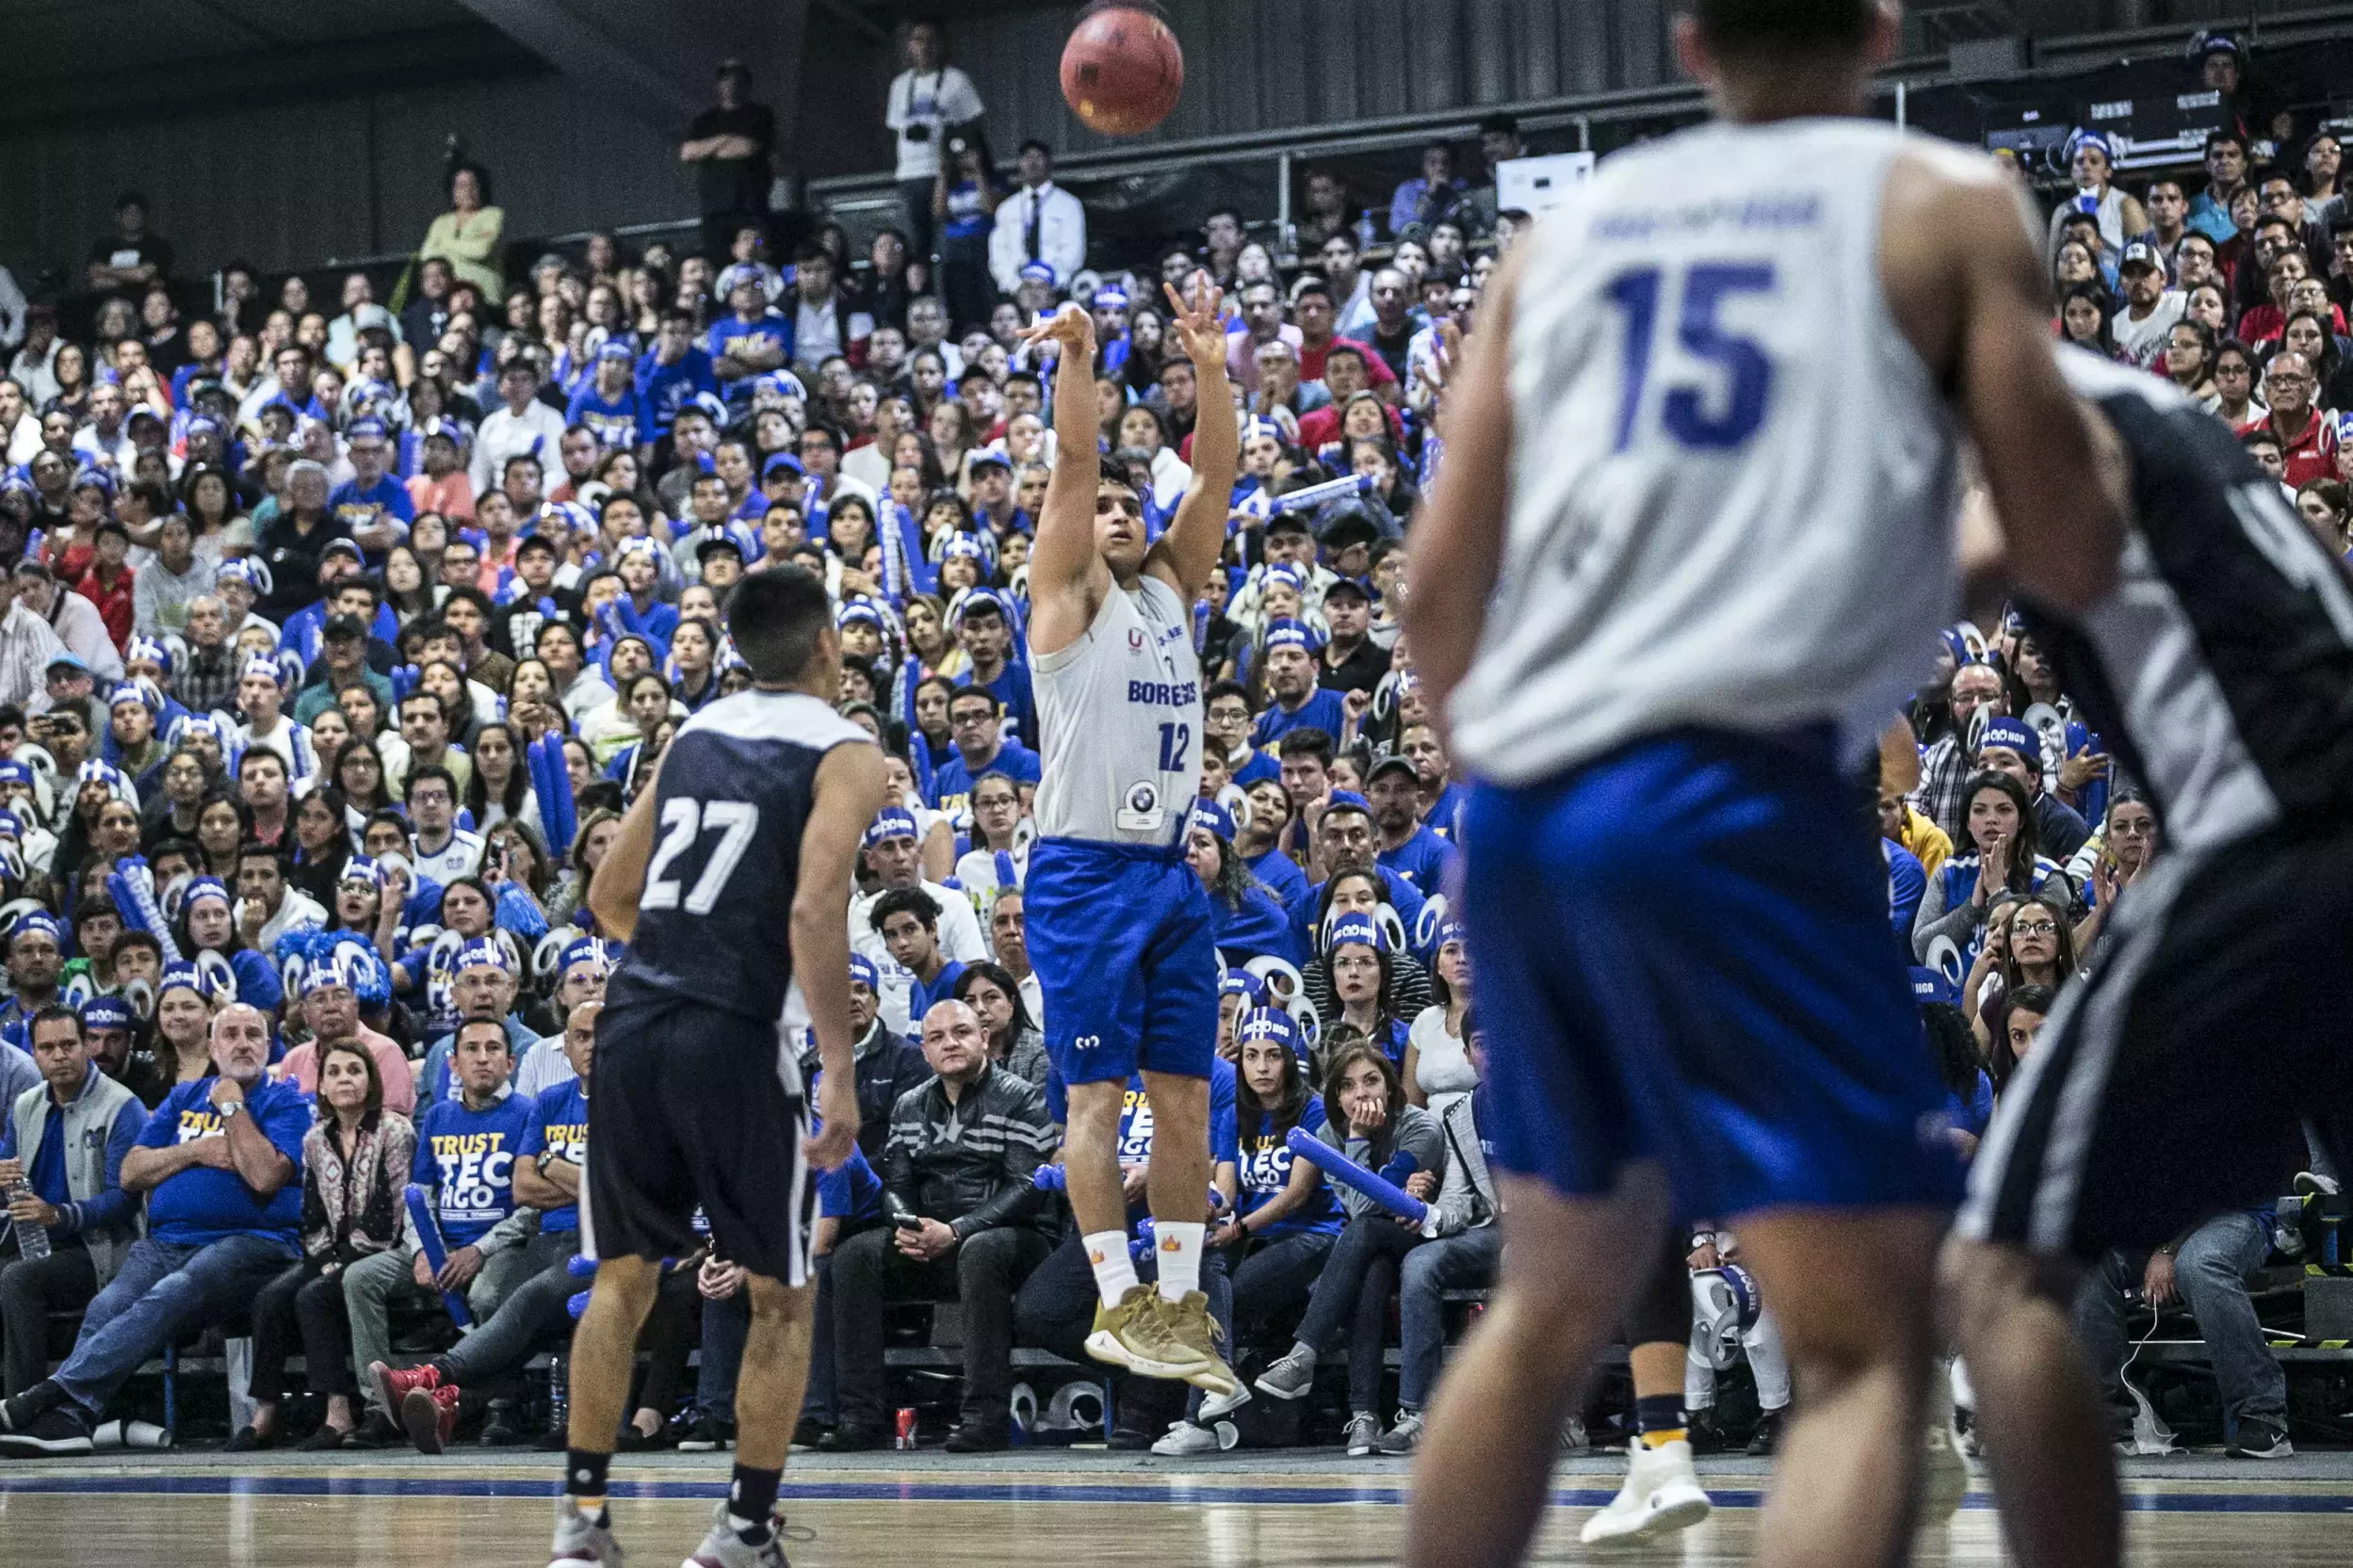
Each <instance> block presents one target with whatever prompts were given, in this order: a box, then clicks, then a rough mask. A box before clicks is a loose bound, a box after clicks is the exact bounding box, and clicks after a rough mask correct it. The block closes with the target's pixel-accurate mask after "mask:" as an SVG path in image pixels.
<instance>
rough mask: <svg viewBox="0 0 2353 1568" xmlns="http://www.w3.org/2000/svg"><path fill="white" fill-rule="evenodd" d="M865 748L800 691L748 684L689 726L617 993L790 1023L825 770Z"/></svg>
mask: <svg viewBox="0 0 2353 1568" xmlns="http://www.w3.org/2000/svg"><path fill="white" fill-rule="evenodd" d="M853 743H854V744H862V745H863V744H870V743H871V737H869V736H868V735H867V733H866V731H864V730H862V729H860V728H859V727H858V726H857V725H855V724H852V722H850V720H848V719H844V718H842V717H841V716H840V715H839V714H837V713H836V712H835V711H834V710H833V709H832V708H831V707H829V706H827V705H826V704H825V703H822V702H819V700H818V699H817V698H815V697H810V696H806V695H804V694H802V693H800V692H773V691H757V690H755V691H743V692H738V693H737V694H736V695H735V696H733V697H727V698H722V700H720V701H719V702H716V703H712V704H711V705H710V706H708V707H706V708H705V709H704V710H703V711H702V712H700V713H698V714H696V715H695V716H694V717H693V718H691V719H688V720H687V721H686V722H685V723H684V724H681V725H680V726H678V733H677V735H676V736H673V738H672V740H671V742H670V750H669V752H667V753H666V754H665V755H664V757H663V758H662V771H661V783H660V785H659V788H658V790H657V798H656V801H655V816H654V849H653V853H652V855H651V856H650V857H649V858H648V859H647V861H646V865H645V891H644V892H643V893H642V894H641V895H640V896H639V898H638V923H637V930H636V932H635V933H634V934H633V935H632V936H631V938H630V941H629V946H628V950H627V952H626V953H625V955H624V956H623V958H622V962H621V967H620V968H619V970H618V971H616V972H615V974H614V976H613V979H612V987H611V993H612V996H613V999H615V1000H618V999H620V998H621V997H622V996H625V995H626V994H627V993H628V992H630V991H632V990H640V989H649V988H650V989H652V990H656V991H662V992H668V993H670V994H673V995H676V996H679V997H682V998H684V999H686V1000H688V1001H691V1002H695V1003H699V1004H701V1005H702V1006H705V1007H711V1008H718V1009H720V1010H723V1011H727V1012H733V1013H739V1014H741V1015H743V1016H744V1017H747V1018H750V1019H753V1020H755V1021H756V1022H760V1023H775V1022H777V1021H778V1020H780V1019H782V1018H784V1016H785V1012H786V1007H785V1004H786V999H787V996H788V995H789V994H791V992H792V952H791V948H790V946H789V934H790V930H791V913H792V898H793V893H794V890H795V889H796V888H797V887H798V886H799V884H800V867H801V833H802V830H803V828H804V827H805V826H806V825H807V823H808V819H809V810H810V807H811V805H812V803H813V802H814V801H815V800H816V797H817V770H818V766H819V764H820V763H821V762H823V761H824V759H825V753H826V752H830V751H832V750H833V749H834V748H835V747H836V746H841V745H848V744H853Z"/></svg>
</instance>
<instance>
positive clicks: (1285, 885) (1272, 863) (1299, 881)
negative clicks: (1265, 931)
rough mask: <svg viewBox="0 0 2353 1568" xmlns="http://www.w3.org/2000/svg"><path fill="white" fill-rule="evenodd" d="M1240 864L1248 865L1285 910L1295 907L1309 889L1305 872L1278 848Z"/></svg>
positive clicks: (1253, 874)
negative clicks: (1280, 901)
mask: <svg viewBox="0 0 2353 1568" xmlns="http://www.w3.org/2000/svg"><path fill="white" fill-rule="evenodd" d="M1242 864H1243V865H1247V866H1249V867H1250V874H1251V875H1252V876H1254V877H1256V878H1258V881H1262V882H1264V883H1266V885H1267V886H1268V887H1269V888H1270V889H1272V890H1273V892H1274V897H1276V898H1278V899H1280V900H1282V905H1283V908H1284V909H1286V910H1295V909H1297V908H1298V907H1299V905H1300V902H1301V900H1303V899H1305V898H1306V897H1308V895H1309V893H1310V891H1311V890H1310V889H1309V888H1308V886H1307V874H1306V872H1305V871H1302V870H1301V869H1300V868H1299V863H1298V862H1297V861H1295V860H1293V859H1291V858H1290V856H1289V855H1287V854H1285V853H1283V851H1282V850H1280V849H1269V850H1267V851H1266V852H1265V853H1264V854H1261V855H1259V856H1258V859H1256V860H1251V861H1244V862H1243V863H1242Z"/></svg>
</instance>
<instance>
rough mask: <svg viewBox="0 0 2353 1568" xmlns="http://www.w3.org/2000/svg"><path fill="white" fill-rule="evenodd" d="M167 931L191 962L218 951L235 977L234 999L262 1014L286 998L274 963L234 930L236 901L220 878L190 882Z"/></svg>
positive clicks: (206, 878) (202, 878) (275, 1009)
mask: <svg viewBox="0 0 2353 1568" xmlns="http://www.w3.org/2000/svg"><path fill="white" fill-rule="evenodd" d="M234 858H235V857H234V856H232V862H233V863H234ZM171 934H172V937H173V939H174V940H175V941H176V942H177V943H178V944H179V947H180V951H181V952H182V953H183V954H184V955H186V956H187V959H188V961H189V962H192V963H201V962H203V955H204V954H206V953H218V954H219V955H220V956H221V957H222V958H223V959H225V960H227V961H228V964H229V972H230V973H231V974H232V975H234V976H235V978H236V987H237V991H236V999H237V1000H238V1001H240V1002H245V1003H248V1004H250V1005H251V1006H253V1007H257V1008H259V1009H261V1010H262V1011H263V1012H264V1013H274V1012H276V1011H277V1010H278V1004H279V1003H281V1002H283V1001H284V1000H285V987H284V984H283V983H281V981H280V979H279V978H278V966H277V965H276V964H275V963H273V962H270V959H269V955H268V954H267V953H257V952H255V951H253V949H252V948H251V947H248V946H246V945H245V938H244V936H243V935H242V934H241V933H240V932H239V931H238V930H237V922H236V900H235V898H234V897H231V895H230V893H229V889H228V887H227V886H226V885H225V884H224V883H223V882H222V881H220V880H219V878H218V877H199V878H197V879H196V880H195V881H192V882H190V883H188V885H187V891H186V892H185V893H183V894H182V895H181V897H180V914H179V918H178V919H176V920H174V921H173V922H172V932H171Z"/></svg>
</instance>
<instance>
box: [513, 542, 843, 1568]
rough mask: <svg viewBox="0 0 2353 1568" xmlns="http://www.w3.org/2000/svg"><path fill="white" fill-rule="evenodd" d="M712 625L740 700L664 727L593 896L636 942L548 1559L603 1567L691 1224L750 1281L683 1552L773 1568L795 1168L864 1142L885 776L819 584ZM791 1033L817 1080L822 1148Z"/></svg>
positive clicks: (788, 1349) (603, 1084) (738, 1567)
mask: <svg viewBox="0 0 2353 1568" xmlns="http://www.w3.org/2000/svg"><path fill="white" fill-rule="evenodd" d="M727 627H728V631H729V634H730V635H731V637H732V638H733V639H734V642H735V646H736V650H737V652H738V654H740V655H742V656H743V658H744V659H745V661H746V662H747V663H749V664H750V665H751V667H752V672H753V678H754V680H755V687H754V688H753V689H752V690H750V691H744V692H739V693H738V694H737V695H735V696H733V697H728V698H724V699H722V700H721V701H719V702H716V703H711V704H710V705H709V706H708V707H706V708H705V709H704V710H703V711H702V712H700V713H698V714H696V715H695V716H694V717H693V718H692V719H689V720H688V721H687V722H686V723H684V724H682V725H680V726H679V728H678V733H677V736H676V737H675V738H674V739H673V740H672V742H671V744H670V748H669V750H668V751H667V752H664V753H663V755H662V758H661V762H660V766H659V768H658V769H657V773H656V776H655V780H654V784H653V786H652V787H651V788H649V789H647V790H646V791H645V792H644V793H643V794H642V795H641V796H640V797H639V799H638V800H637V802H636V803H635V804H634V805H632V806H631V807H630V809H629V814H628V816H626V817H625V818H624V820H623V823H622V829H621V835H620V837H619V838H617V839H616V840H615V841H614V843H613V846H612V849H611V850H610V851H609V853H608V854H607V856H606V858H605V861H604V863H603V864H602V865H599V866H598V867H597V871H596V877H595V880H594V881H592V883H591V884H590V887H589V905H590V908H591V909H592V911H593V912H594V913H595V915H596V919H597V923H598V925H599V926H600V927H601V928H602V929H604V930H605V931H606V932H607V933H608V934H609V935H612V936H616V937H619V938H621V939H623V940H625V941H626V942H627V943H628V945H629V946H628V950H627V953H626V955H625V957H624V958H623V960H622V962H621V965H620V967H619V968H618V969H617V970H615V971H614V973H613V977H612V979H611V980H610V982H609V984H608V986H607V989H606V993H605V1010H604V1011H603V1012H602V1013H601V1014H600V1015H599V1016H598V1018H597V1027H596V1051H595V1057H594V1060H593V1065H592V1073H593V1075H594V1083H593V1086H592V1094H591V1096H590V1099H589V1129H590V1137H589V1145H588V1161H587V1172H586V1179H585V1182H584V1184H583V1188H582V1191H581V1202H580V1246H581V1251H582V1252H583V1253H587V1254H588V1255H589V1256H591V1257H593V1258H595V1259H596V1260H597V1270H596V1283H595V1286H594V1288H593V1291H592V1294H591V1297H590V1300H589V1306H588V1310H587V1311H586V1312H585V1313H584V1314H583V1315H582V1316H581V1318H580V1323H579V1327H578V1329H577V1330H576V1332H575V1334H574V1337H573V1346H572V1363H571V1375H572V1417H571V1434H570V1444H571V1448H570V1452H569V1455H568V1458H567V1463H566V1465H565V1473H564V1492H565V1496H564V1498H563V1499H562V1500H561V1501H560V1503H559V1504H558V1507H557V1526H556V1550H555V1561H556V1562H559V1563H570V1562H609V1561H610V1562H617V1561H618V1560H620V1559H619V1548H618V1547H616V1546H615V1545H614V1544H613V1543H612V1538H611V1534H610V1530H609V1518H608V1515H607V1514H606V1511H605V1475H606V1468H607V1465H608V1464H609V1462H610V1459H611V1451H612V1447H613V1441H614V1434H615V1433H616V1431H618V1430H619V1426H620V1420H621V1414H622V1401H623V1398H624V1397H625V1395H626V1393H627V1391H628V1384H629V1371H630V1365H631V1361H632V1358H633V1354H634V1348H635V1346H636V1343H637V1335H638V1330H639V1328H640V1326H641V1324H642V1323H643V1322H644V1319H645V1315H646V1313H647V1311H648V1310H649V1309H650V1308H651V1307H652V1305H653V1302H654V1296H655V1291H656V1289H657V1285H659V1283H660V1279H661V1262H662V1260H663V1259H664V1258H666V1257H672V1258H674V1257H682V1256H684V1255H686V1254H687V1253H690V1252H692V1251H693V1250H694V1249H695V1247H696V1246H697V1245H698V1241H699V1237H698V1231H697V1226H696V1224H695V1220H696V1215H697V1212H698V1210H699V1211H700V1213H701V1214H702V1215H703V1216H704V1217H706V1219H707V1220H708V1224H709V1237H710V1243H711V1247H712V1251H713V1253H715V1254H716V1255H717V1256H720V1257H723V1258H725V1259H727V1260H728V1261H729V1262H731V1263H734V1264H737V1265H738V1266H740V1267H741V1268H743V1269H745V1270H746V1271H747V1274H748V1276H749V1277H748V1278H747V1280H746V1288H747V1289H749V1290H750V1291H751V1292H752V1330H751V1337H750V1338H749V1339H748V1340H747V1341H746V1343H745V1346H744V1357H743V1364H742V1370H741V1372H740V1373H739V1381H738V1395H737V1400H736V1416H737V1425H738V1439H737V1451H736V1461H737V1463H736V1471H735V1484H734V1487H733V1489H732V1491H731V1493H730V1495H729V1498H728V1501H727V1502H726V1504H725V1505H724V1507H723V1508H722V1511H721V1517H720V1519H719V1520H718V1522H717V1523H715V1524H714V1525H713V1526H712V1528H711V1531H710V1534H709V1535H708V1536H707V1537H706V1539H705V1541H704V1543H703V1546H702V1548H701V1552H700V1554H699V1555H698V1556H697V1557H695V1558H694V1559H693V1560H694V1561H696V1562H709V1563H715V1564H719V1565H721V1568H758V1565H767V1564H773V1563H775V1562H780V1561H781V1560H782V1559H781V1555H780V1554H779V1553H777V1551H776V1548H775V1541H774V1533H773V1529H772V1527H771V1520H770V1514H771V1511H772V1509H773V1507H774V1504H775V1499H776V1485H777V1479H778V1476H779V1474H780V1473H781V1471H782V1470H783V1468H784V1463H785V1454H786V1450H787V1447H789V1445H790V1442H791V1437H792V1428H793V1423H794V1422H795V1420H796V1419H797V1418H798V1416H799V1414H800V1408H801V1396H802V1389H803V1384H804V1382H805V1381H806V1378H807V1373H808V1348H809V1324H810V1319H811V1317H812V1312H813V1302H812V1297H813V1295H814V1285H813V1282H812V1276H811V1270H810V1267H809V1233H810V1228H811V1225H812V1223H813V1220H814V1218H815V1214H816V1208H817V1188H816V1184H815V1183H814V1182H813V1181H812V1179H811V1168H812V1167H815V1168H817V1169H819V1170H830V1169H832V1168H833V1167H835V1166H837V1165H839V1164H840V1163H841V1162H842V1160H843V1159H844V1158H845V1157H847V1156H848V1155H849V1153H850V1152H851V1150H852V1148H853V1147H854V1145H855V1140H856V1138H857V1133H858V1105H857V1097H856V1079H857V1075H856V1070H855V1067H854V1064H853V1062H852V1051H851V1038H852V1026H851V1000H850V947H849V905H850V881H851V867H852V864H853V863H854V861H855V859H856V856H857V851H858V841H859V834H860V832H862V831H863V830H864V828H865V827H866V824H867V823H868V821H870V820H872V818H873V816H874V814H875V812H876V811H877V810H878V809H880V807H881V805H882V803H883V797H884V770H883V759H882V755H881V753H880V752H877V751H876V750H875V749H874V747H873V746H872V745H871V744H870V743H869V741H868V736H867V734H866V732H865V731H863V730H861V729H859V728H858V727H857V726H856V725H854V724H852V723H850V722H849V721H848V720H846V719H842V718H841V717H840V715H838V714H837V713H836V712H835V711H834V707H833V703H834V700H835V697H836V690H837V688H838V687H839V685H840V679H841V646H840V643H839V641H838V639H837V636H836V632H835V629H834V624H833V618H832V615H831V613H830V610H829V606H828V605H827V601H826V596H825V589H824V585H823V584H822V583H821V582H819V580H818V579H817V578H816V577H814V576H812V575H811V574H809V573H807V572H805V571H803V570H802V569H801V568H799V567H790V566H788V567H783V568H779V569H777V570H775V571H772V572H765V573H762V574H759V575H757V576H753V577H747V578H745V579H744V580H743V581H742V582H740V583H739V584H738V585H737V586H736V588H735V590H734V591H733V592H732V593H731V594H730V595H729V596H728V600H727ZM787 911H789V915H788V918H787ZM804 1024H805V1025H806V1026H807V1028H808V1030H809V1032H810V1033H812V1034H814V1035H815V1037H816V1040H817V1050H818V1057H819V1060H820V1062H821V1063H822V1065H823V1073H822V1075H821V1076H820V1077H819V1088H818V1091H817V1098H818V1104H819V1110H820V1112H821V1113H822V1125H821V1127H820V1128H819V1130H818V1131H816V1132H814V1133H812V1132H811V1131H810V1130H809V1127H808V1106H807V1096H806V1095H805V1094H804V1092H803V1087H802V1082H801V1075H800V1068H799V1063H798V1052H797V1050H796V1048H795V1047H796V1044H797V1042H798V1040H799V1038H800V1031H801V1026H803V1025H804Z"/></svg>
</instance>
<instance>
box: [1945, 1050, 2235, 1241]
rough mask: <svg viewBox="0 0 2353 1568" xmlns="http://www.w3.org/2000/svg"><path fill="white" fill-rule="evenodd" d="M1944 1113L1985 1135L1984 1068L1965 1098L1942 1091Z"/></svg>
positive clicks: (1987, 1083) (1988, 1105) (1987, 1093)
mask: <svg viewBox="0 0 2353 1568" xmlns="http://www.w3.org/2000/svg"><path fill="white" fill-rule="evenodd" d="M1944 1114H1945V1118H1946V1120H1947V1121H1949V1122H1951V1123H1952V1124H1953V1125H1954V1126H1955V1127H1957V1128H1959V1129H1960V1130H1961V1131H1962V1132H1965V1133H1969V1134H1971V1135H1972V1136H1973V1137H1977V1138H1983V1137H1984V1136H1985V1135H1986V1123H1988V1122H1990V1121H1992V1120H1993V1080H1992V1079H1991V1078H1989V1077H1988V1076H1987V1075H1986V1071H1985V1069H1984V1068H1982V1067H1981V1068H1979V1069H1978V1070H1977V1082H1976V1084H1975V1085H1974V1086H1973V1087H1972V1089H1971V1090H1970V1092H1969V1095H1968V1097H1967V1098H1966V1099H1964V1098H1963V1097H1962V1096H1961V1095H1960V1094H1959V1093H1958V1092H1957V1091H1954V1090H1950V1089H1948V1090H1946V1091H1944ZM2266 1212H2268V1211H2266Z"/></svg>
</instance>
